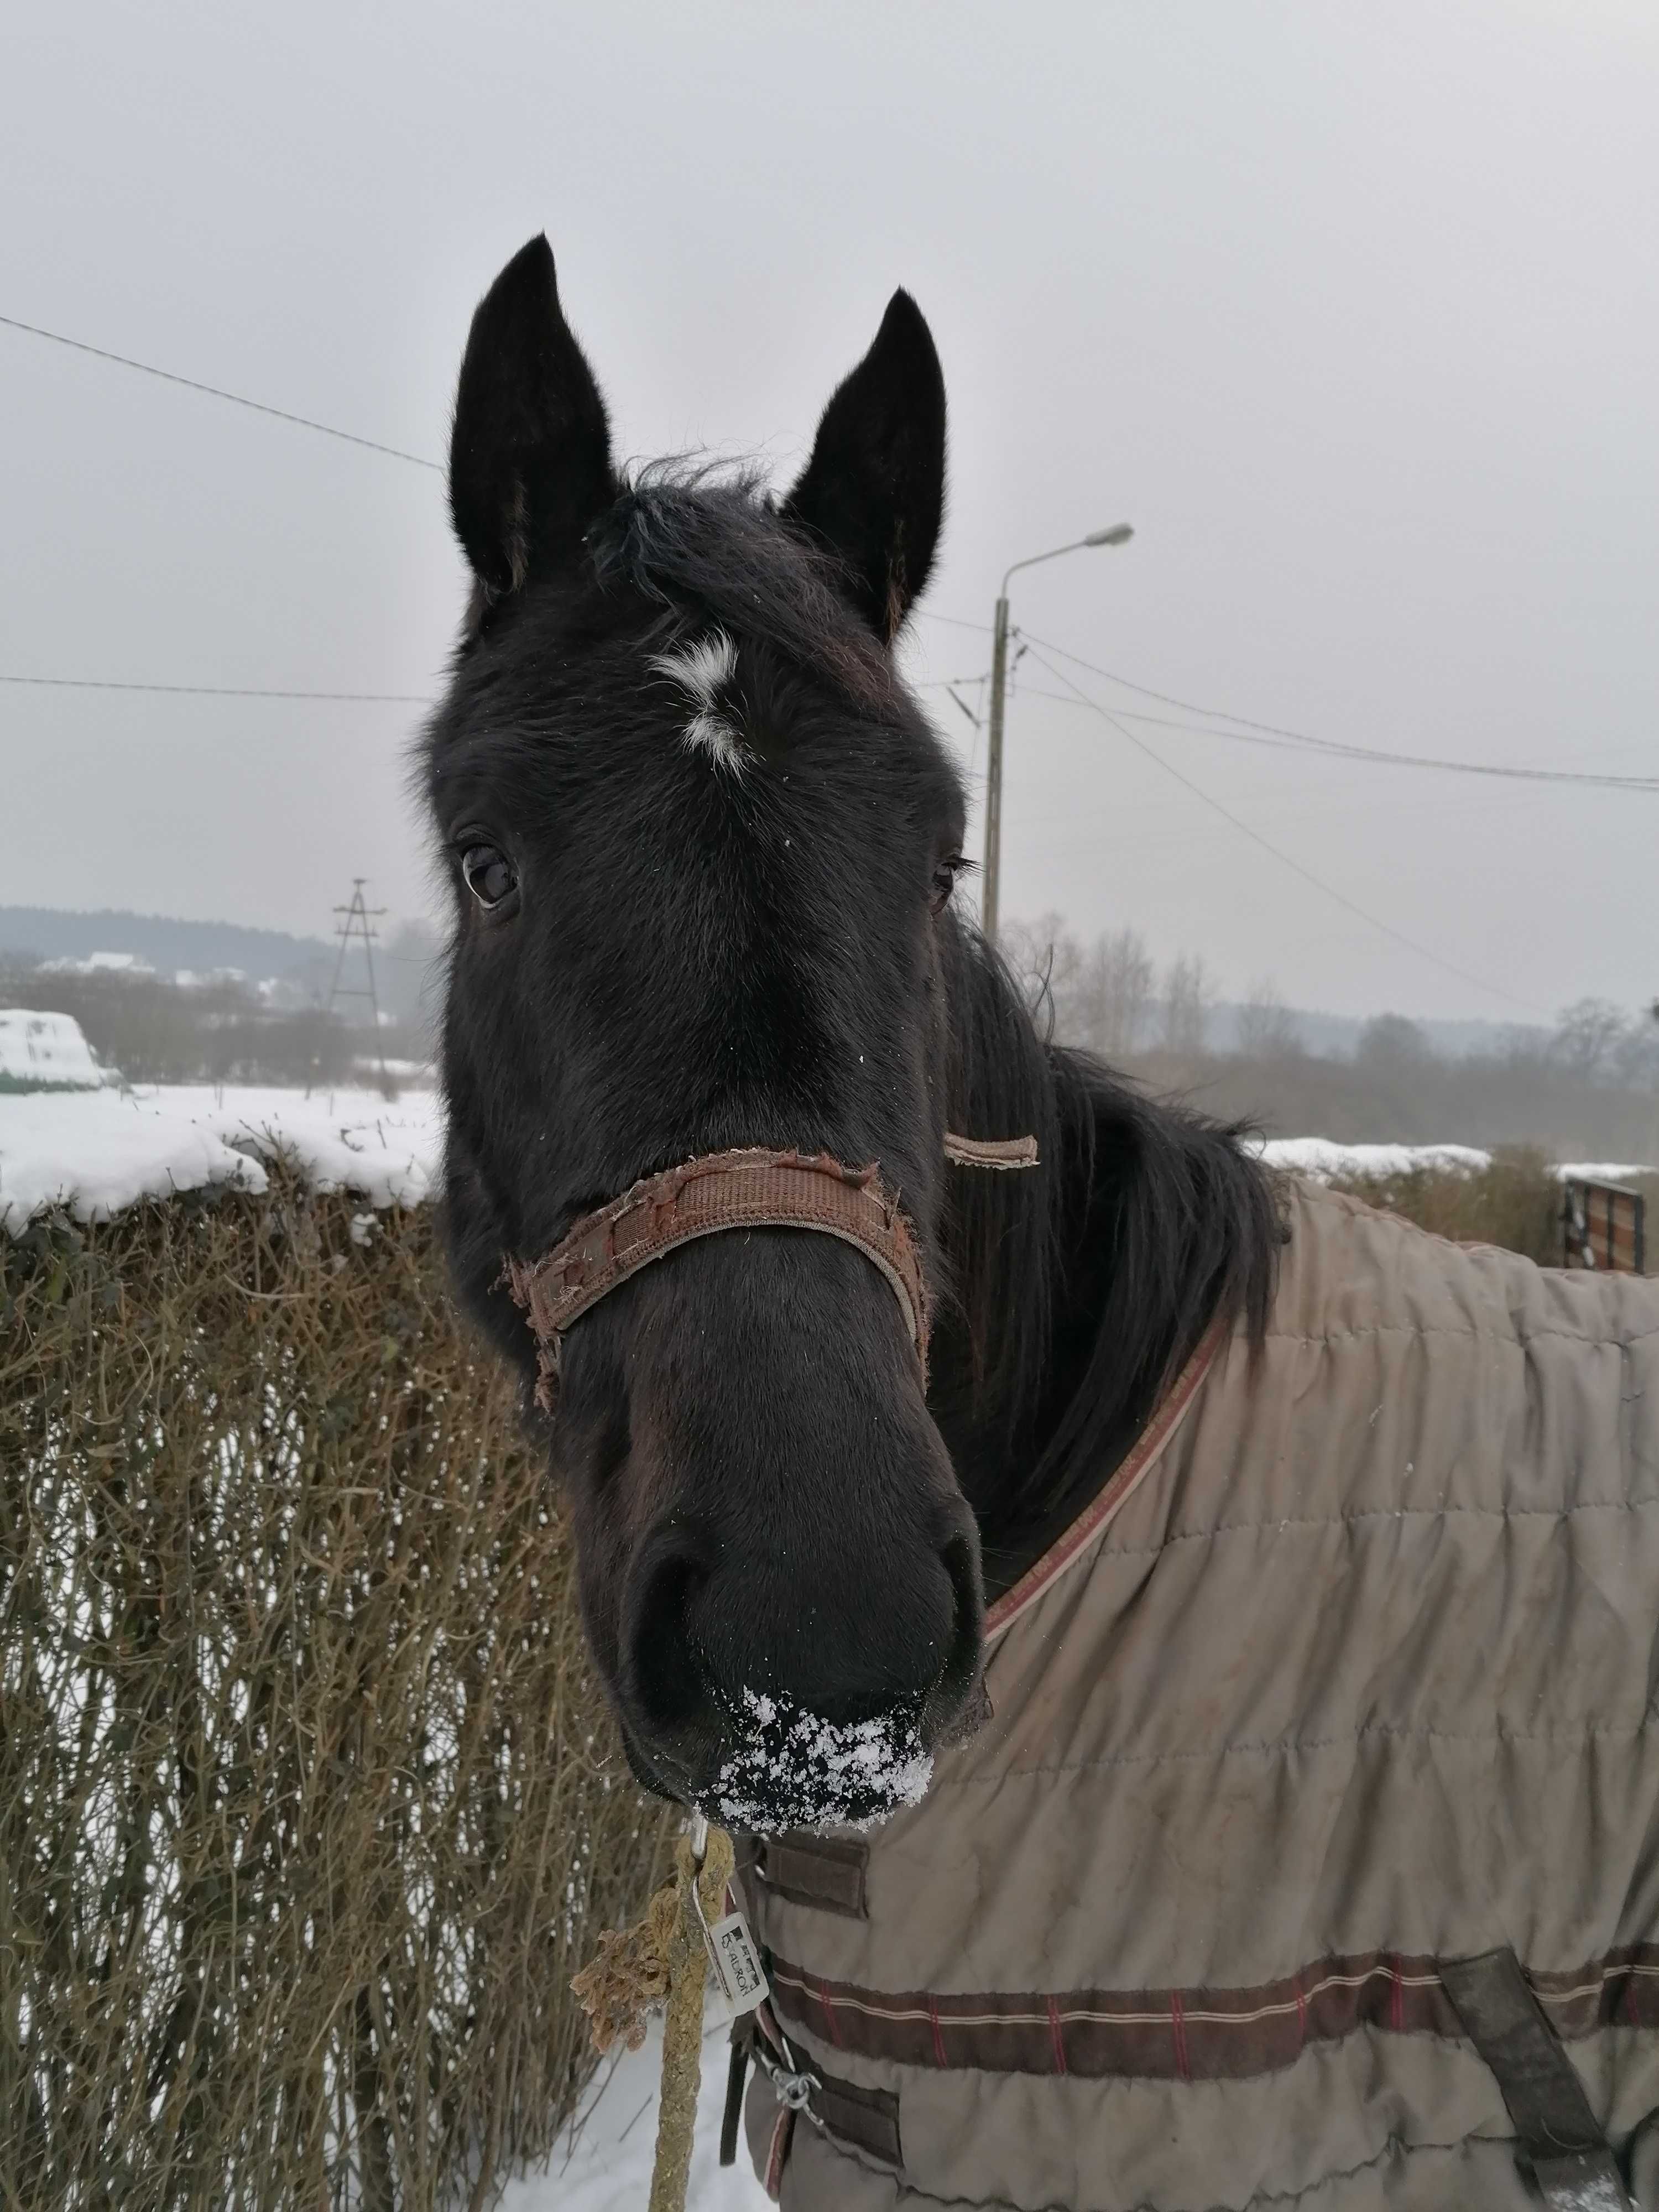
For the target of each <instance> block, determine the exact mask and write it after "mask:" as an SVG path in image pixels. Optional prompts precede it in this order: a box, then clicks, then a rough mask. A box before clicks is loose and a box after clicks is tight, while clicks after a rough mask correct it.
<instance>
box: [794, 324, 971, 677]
mask: <svg viewBox="0 0 1659 2212" xmlns="http://www.w3.org/2000/svg"><path fill="white" fill-rule="evenodd" d="M783 513H785V514H786V515H787V516H789V517H791V518H792V519H793V520H795V521H797V522H800V523H804V524H805V526H806V528H807V529H809V530H810V531H811V532H813V534H814V535H815V536H816V537H817V538H821V539H823V542H824V543H825V544H828V545H829V547H830V548H831V550H833V551H835V552H836V554H838V555H839V556H840V557H841V560H842V562H843V564H844V565H845V567H846V568H847V571H848V575H849V577H850V579H851V581H852V584H853V588H854V594H855V596H856V598H857V599H858V603H859V606H860V611H862V612H863V614H864V616H865V617H866V620H867V621H868V622H869V623H870V624H871V626H872V629H874V630H875V631H876V633H877V635H878V636H879V637H881V638H882V639H883V640H884V641H886V642H888V643H891V641H892V640H893V639H894V638H895V637H896V635H897V634H898V630H899V626H900V624H901V623H902V622H903V620H904V617H905V616H906V614H907V613H908V611H909V609H910V606H911V604H912V602H913V601H914V600H915V599H917V598H918V597H919V596H920V594H921V590H922V587H923V586H924V585H925V584H926V583H927V576H928V572H929V570H930V569H931V568H933V553H934V550H935V548H936V547H937V545H938V544H939V524H940V522H941V520H943V518H944V513H945V378H944V375H943V374H942V373H941V371H940V368H939V355H938V353H937V352H936V351H935V349H934V346H933V333H932V332H931V331H929V329H928V327H927V324H926V323H925V322H924V321H923V319H922V314H921V308H920V307H917V305H916V303H915V301H914V300H913V299H912V298H911V297H910V295H909V294H908V292H895V293H894V295H893V296H892V298H891V299H890V301H888V303H887V313H885V314H884V316H883V317H882V321H881V328H880V329H879V330H878V331H877V333H876V341H875V343H874V344H873V345H872V347H871V349H870V350H869V352H868V353H867V354H866V356H864V359H863V360H862V361H861V362H860V363H859V365H858V367H857V368H855V369H854V371H853V374H851V375H850V376H849V377H848V379H847V381H846V382H845V383H844V384H843V385H842V386H841V387H840V389H839V390H838V391H837V392H836V395H835V397H834V398H832V399H831V400H830V402H829V405H828V406H827V407H826V408H825V409H824V410H823V421H822V422H820V423H819V424H818V435H817V438H816V440H815V441H813V446H812V458H811V460H810V461H808V463H807V464H806V469H805V474H804V475H803V476H802V477H801V479H800V482H799V483H798V484H797V485H796V486H795V488H794V489H793V491H792V492H791V493H790V495H789V496H788V498H787V500H786V501H785V502H784V506H783Z"/></svg>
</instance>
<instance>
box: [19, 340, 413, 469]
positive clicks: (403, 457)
mask: <svg viewBox="0 0 1659 2212" xmlns="http://www.w3.org/2000/svg"><path fill="white" fill-rule="evenodd" d="M0 323H3V324H4V325H5V326H6V328H7V329H8V330H11V331H27V334H28V336H29V337H32V338H46V340H48V341H49V342H50V343H52V345H60V346H68V347H69V348H70V349H71V350H72V351H73V352H75V353H88V354H90V355H91V356H93V358H94V361H109V362H114V363H115V365H116V366H117V368H136V369H137V371H138V373H139V374H140V375H141V376H154V377H159V378H160V380H161V382H162V383H163V384H178V385H182V386H183V387H184V389H185V391H186V392H206V393H207V395H208V397H209V398H211V399H228V401H229V402H230V404H231V405H232V406H233V407H247V408H251V409H252V411H253V413H254V414H256V415H269V416H273V417H274V418H275V420H276V421H277V422H291V423H293V424H294V425H295V428H298V429H301V430H315V431H317V432H318V433H319V435H321V436H323V437H325V438H338V439H340V440H341V441H343V443H344V444H345V445H348V446H362V447H364V448H365V449H366V450H367V451H368V452H369V453H386V454H388V455H389V456H390V457H391V459H393V460H394V461H410V462H412V463H413V464H414V465H415V466H416V468H417V469H438V470H440V471H441V463H439V462H437V461H429V460H428V459H427V458H426V456H425V455H424V454H423V453H404V450H403V448H402V447H399V446H383V445H382V444H381V443H380V440H379V439H378V438H360V437H359V436H358V435H357V433H356V431H355V430H337V429H336V428H334V425H333V424H332V423H331V422H315V421H313V418H312V417H311V416H309V415H294V414H290V413H289V410H288V409H287V408H286V407H268V406H267V405H266V404H265V403H264V400H263V399H248V398H245V397H244V396H243V394H242V393H241V392H227V391H226V390H225V389H224V387H223V386H222V385H218V384H204V383H203V382H202V381H201V380H200V379H199V378H197V377H194V376H179V374H176V372H175V371H173V369H170V368H156V367H155V364H154V362H148V361H134V360H133V359H132V357H131V355H129V354H125V353H111V352H110V351H109V350H108V349H107V348H106V347H105V346H95V345H88V343H87V342H86V340H85V339H84V338H70V337H64V333H63V332H62V331H48V330H43V329H42V328H41V326H40V324H39V323H25V322H20V321H19V320H18V319H17V317H16V316H15V315H0Z"/></svg>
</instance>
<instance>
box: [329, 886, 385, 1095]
mask: <svg viewBox="0 0 1659 2212" xmlns="http://www.w3.org/2000/svg"><path fill="white" fill-rule="evenodd" d="M367 882H368V877H367V876H354V877H353V878H351V903H350V904H349V906H337V907H336V908H335V909H334V911H335V913H336V914H337V915H343V916H344V917H345V918H344V920H343V921H342V922H341V923H340V924H339V925H338V927H337V929H336V930H335V935H336V936H337V938H338V939H339V940H340V951H339V957H338V958H337V960H336V961H335V963H334V981H333V982H332V983H331V985H330V986H329V992H328V1006H327V1008H326V1012H329V1013H332V1012H334V1006H335V1002H336V1000H339V999H367V1000H368V1012H369V1018H370V1020H371V1021H372V1022H373V1023H374V1057H375V1058H376V1060H379V1061H380V1081H381V1082H382V1084H384V1083H385V1081H386V1053H385V1050H384V1048H383V1047H382V1046H381V1043H380V995H379V994H378V993H377V992H376V990H375V988H374V939H375V938H376V936H377V935H378V934H379V933H378V932H377V931H376V930H374V929H372V928H371V927H370V926H369V925H370V924H371V922H374V921H379V920H380V916H381V915H383V914H384V913H385V912H386V908H384V907H383V906H374V907H372V906H368V905H366V904H365V902H364V900H363V885H364V884H366V883H367ZM354 942H355V943H356V944H359V945H362V948H363V964H364V967H365V969H366V970H367V972H368V987H367V989H356V988H353V987H351V986H349V985H348V984H347V983H346V982H345V981H343V977H344V975H345V964H346V955H347V953H348V952H349V951H350V950H351V947H352V945H353V944H354Z"/></svg>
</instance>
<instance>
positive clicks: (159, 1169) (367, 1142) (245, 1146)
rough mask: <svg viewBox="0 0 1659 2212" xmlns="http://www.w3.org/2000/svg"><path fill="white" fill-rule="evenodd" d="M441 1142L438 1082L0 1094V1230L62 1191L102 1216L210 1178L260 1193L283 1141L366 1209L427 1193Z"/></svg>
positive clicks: (328, 1184)
mask: <svg viewBox="0 0 1659 2212" xmlns="http://www.w3.org/2000/svg"><path fill="white" fill-rule="evenodd" d="M442 1141H443V1127H442V1118H441V1108H440V1104H439V1100H438V1097H437V1094H436V1092H435V1091H405V1092H404V1095H403V1096H402V1097H400V1098H398V1099H397V1100H395V1101H394V1102H393V1103H391V1104H388V1103H387V1102H386V1100H385V1099H384V1098H382V1097H380V1093H379V1092H378V1091H361V1090H352V1091H313V1093H312V1095H311V1097H307V1096H306V1094H305V1093H304V1091H279V1090H274V1089H273V1090H262V1089H253V1088H239V1087H234V1086H232V1085H225V1086H224V1087H223V1088H217V1087H216V1086H215V1085H212V1084H168V1085H156V1086H155V1087H154V1088H150V1089H146V1090H140V1091H124V1092H117V1091H107V1090H106V1091H74V1092H70V1091H33V1092H25V1093H22V1094H21V1095H18V1096H5V1095H0V1229H6V1230H11V1231H16V1230H19V1229H21V1227H22V1226H23V1224H24V1223H25V1222H26V1221H27V1219H28V1218H29V1216H30V1215H31V1214H32V1213H33V1212H36V1211H37V1210H38V1209H39V1208H40V1207H41V1206H46V1205H50V1204H52V1202H53V1201H54V1200H64V1201H67V1202H68V1203H69V1205H70V1206H71V1207H72V1209H73V1211H74V1212H75V1213H76V1215H77V1216H78V1217H79V1218H81V1219H82V1220H83V1221H84V1220H102V1219H106V1218H107V1217H108V1216H109V1215H110V1214H112V1213H116V1212H119V1211H120V1209H121V1208H122V1207H123V1206H131V1204H132V1203H133V1201H134V1200H137V1199H140V1198H165V1197H167V1195H168V1194H170V1193H171V1192H173V1191H176V1190H199V1189H201V1188H203V1187H204V1185H205V1184H208V1183H233V1184H235V1185H237V1186H239V1187H240V1188H242V1189H244V1190H263V1189H264V1188H265V1182H266V1176H265V1171H264V1168H263V1167H262V1166H261V1165H260V1155H261V1154H269V1153H270V1152H271V1151H272V1150H273V1148H275V1147H276V1146H281V1147H282V1148H283V1149H284V1150H285V1151H287V1152H290V1153H291V1154H292V1155H293V1156H294V1158H295V1159H297V1160H298V1161H299V1162H300V1164H301V1165H302V1166H303V1167H304V1169H305V1170H306V1171H307V1174H308V1175H309V1176H311V1178H312V1179H313V1182H315V1184H316V1185H317V1187H318V1188H319V1189H324V1190H327V1189H338V1188H346V1189H350V1190H356V1191H361V1192H362V1194H363V1195H364V1196H365V1197H366V1198H367V1199H368V1202H369V1204H370V1205H371V1206H393V1205H401V1206H412V1205H416V1204H418V1203H419V1202H420V1200H422V1199H424V1198H426V1197H427V1196H428V1194H429V1193H430V1191H431V1189H432V1186H433V1182H434V1180H435V1177H436V1175H437V1172H438V1160H439V1154H440V1151H441V1146H442Z"/></svg>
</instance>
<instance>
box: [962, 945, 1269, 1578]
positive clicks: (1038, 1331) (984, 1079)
mask: <svg viewBox="0 0 1659 2212" xmlns="http://www.w3.org/2000/svg"><path fill="white" fill-rule="evenodd" d="M949 947H950V951H949V961H948V967H949V975H948V991H949V997H950V1003H951V1017H952V1024H953V1037H952V1051H951V1060H952V1090H951V1100H950V1112H951V1127H954V1128H959V1129H963V1130H966V1131H968V1132H969V1133H974V1134H983V1135H987V1136H1006V1135H1024V1134H1026V1133H1033V1134H1035V1135H1036V1139H1037V1141H1038V1145H1039V1147H1040V1150H1041V1152H1042V1158H1043V1160H1044V1161H1045V1162H1046V1163H1047V1166H1046V1170H1045V1169H1039V1170H1037V1171H1036V1175H1024V1174H1002V1175H999V1174H969V1173H959V1174H957V1175H956V1176H954V1177H953V1179H952V1183H951V1200H950V1217H949V1219H948V1221H947V1225H946V1230H945V1243H946V1249H947V1250H948V1251H949V1253H950V1254H951V1258H952V1261H953V1275H952V1281H951V1291H950V1295H951V1303H952V1307H953V1310H954V1315H955V1318H956V1320H957V1325H958V1328H959V1331H960V1334H961V1335H962V1338H963V1340H964V1341H965V1345H966V1347H967V1358H966V1363H965V1366H966V1371H965V1372H963V1371H960V1370H958V1372H957V1373H956V1374H955V1375H954V1376H952V1377H951V1378H950V1380H949V1381H948V1382H947V1383H946V1385H945V1393H946V1395H947V1397H948V1396H950V1395H954V1396H955V1397H956V1398H957V1404H956V1405H955V1406H954V1407H950V1406H948V1405H947V1406H946V1407H942V1409H941V1410H942V1412H943V1413H945V1419H947V1420H948V1421H949V1423H950V1427H951V1429H952V1430H955V1429H957V1428H958V1427H959V1426H960V1427H963V1428H969V1427H970V1428H971V1429H972V1430H973V1431H974V1432H975V1434H976V1435H977V1436H978V1437H979V1438H980V1439H981V1448H980V1449H977V1450H975V1452H974V1453H972V1454H971V1455H969V1456H970V1458H971V1462H972V1463H971V1464H970V1466H969V1468H967V1469H966V1470H964V1472H965V1474H966V1476H967V1480H965V1481H964V1488H966V1489H967V1491H968V1494H969V1498H970V1500H971V1502H972V1503H973V1504H974V1506H975V1510H976V1511H977V1512H978V1514H979V1516H980V1519H981V1528H982V1531H983V1534H984V1537H985V1540H986V1554H987V1575H988V1576H989V1577H990V1578H991V1579H992V1580H993V1582H995V1581H997V1580H998V1579H1003V1580H1008V1579H1012V1575H1008V1576H1005V1577H1000V1578H999V1577H998V1576H997V1575H996V1572H995V1569H996V1565H997V1558H998V1555H999V1554H1001V1555H1003V1556H1004V1557H1005V1558H1008V1559H1014V1558H1015V1557H1016V1555H1018V1563H1023V1560H1024V1558H1029V1557H1031V1556H1035V1552H1034V1550H1033V1547H1032V1543H1031V1536H1032V1532H1033V1531H1034V1530H1036V1531H1042V1532H1045V1534H1046V1532H1047V1531H1048V1530H1049V1529H1050V1528H1052V1530H1053V1533H1054V1534H1058V1533H1059V1532H1060V1528H1063V1527H1064V1526H1065V1525H1066V1522H1067V1521H1069V1520H1070V1519H1071V1518H1072V1517H1073V1513H1074V1511H1075V1510H1081V1507H1082V1505H1083V1504H1085V1503H1086V1500H1087V1498H1089V1497H1091V1496H1092V1495H1093V1494H1094V1492H1096V1491H1097V1489H1098V1488H1099V1486H1100V1484H1101V1483H1102V1481H1103V1480H1104V1479H1105V1477H1106V1476H1107V1475H1108V1474H1109V1473H1110V1470H1111V1468H1112V1467H1113V1466H1114V1465H1115V1463H1116V1461H1117V1460H1118V1459H1119V1458H1121V1455H1122V1454H1123V1452H1124V1451H1125V1450H1127V1449H1128V1446H1129V1445H1130V1444H1131V1443H1133V1439H1134V1437H1135V1436H1136V1435H1137V1434H1138V1433H1139V1430H1140V1429H1141V1428H1142V1426H1143V1425H1145V1423H1146V1419H1147V1418H1148V1416H1149V1415H1150V1414H1151V1413H1152V1409H1153V1407H1155V1406H1156V1404H1157V1402H1158V1398H1159V1397H1160V1395H1162V1393H1163V1392H1164V1390H1165V1389H1168V1388H1169V1386H1170V1383H1172V1382H1173V1381H1174V1379H1175V1377H1176V1375H1177V1374H1178V1373H1179V1372H1180V1370H1181V1369H1182V1366H1183V1365H1184V1364H1186V1362H1187V1360H1188V1358H1190V1357H1191V1355H1192V1353H1193V1352H1194V1350H1195V1349H1196V1347H1197V1346H1198V1344H1199V1341H1200V1339H1201V1338H1202V1337H1203V1335H1204V1334H1205V1331H1206V1329H1207V1328H1209V1327H1210V1325H1211V1323H1212V1322H1224V1323H1226V1324H1232V1323H1235V1322H1238V1321H1239V1320H1241V1319H1242V1320H1243V1322H1244V1324H1245V1327H1246V1330H1247V1333H1248V1334H1249V1337H1250V1339H1251V1340H1252V1341H1253V1342H1256V1343H1259V1342H1260V1341H1261V1338H1262V1335H1263V1334H1264V1332H1265V1329H1266V1326H1267V1311H1268V1307H1269V1304H1270V1302H1271V1299H1272V1296H1273V1283H1274V1279H1275V1273H1276V1265H1277V1256H1278V1253H1279V1247H1280V1243H1281V1239H1282V1231H1281V1225H1280V1218H1279V1208H1278V1206H1277V1203H1276V1201H1275V1199H1274V1195H1273V1184H1272V1179H1271V1176H1270V1175H1269V1173H1268V1171H1267V1170H1266V1169H1264V1168H1263V1167H1262V1165H1261V1163H1260V1162H1259V1161H1257V1160H1255V1159H1254V1158H1251V1157H1250V1156H1249V1153H1248V1152H1245V1151H1244V1150H1243V1147H1242V1146H1241V1144H1240V1141H1239V1139H1240V1138H1241V1137H1242V1136H1243V1134H1244V1130H1243V1127H1242V1126H1241V1125H1233V1126H1228V1125H1225V1124H1222V1123H1218V1122H1217V1121H1212V1120H1210V1119H1209V1118H1207V1117H1206V1115H1202V1114H1200V1113H1197V1112H1194V1110H1192V1109H1190V1108H1188V1107H1187V1106H1185V1105H1180V1104H1172V1103H1166V1102H1163V1101H1158V1100H1154V1099H1152V1098H1149V1097H1146V1096H1145V1094H1144V1093H1143V1092H1141V1091H1139V1090H1138V1089H1137V1088H1135V1087H1134V1086H1133V1085H1132V1084H1130V1083H1128V1082H1127V1081H1126V1080H1125V1079H1123V1078H1122V1077H1121V1076H1119V1075H1116V1074H1115V1073H1113V1071H1112V1070H1111V1069H1109V1068H1108V1067H1107V1066H1104V1065H1103V1063H1102V1062H1101V1061H1099V1060H1096V1059H1095V1058H1094V1057H1093V1056H1092V1055H1091V1054H1087V1053H1084V1052H1078V1051H1074V1050H1072V1049H1069V1048H1066V1047H1063V1046H1060V1045H1056V1044H1055V1043H1054V1042H1053V1041H1052V1039H1051V1038H1050V1037H1048V1036H1043V1035H1042V1034H1040V1032H1039V1030H1038V1028H1037V1025H1036V1022H1035V1020H1034V1019H1033V1018H1032V1015H1031V1013H1030V1012H1029V1010H1028V1009H1027V1007H1026V1006H1025V1003H1024V999H1023V998H1022V996H1021V994H1020V992H1019V989H1018V985H1017V984H1016V983H1015V981H1014V980H1013V977H1012V975H1010V974H1009V972H1008V970H1007V969H1006V967H1005V966H1004V964H1003V963H1002V961H1001V960H1000V958H999V957H998V956H997V953H996V951H995V950H994V947H992V946H990V945H987V944H986V943H985V941H984V940H983V939H981V938H980V937H979V936H978V934H977V933H975V932H972V931H969V930H968V929H965V928H958V929H957V930H954V931H953V932H951V937H950V939H949ZM1039 1177H1040V1178H1041V1180H1040V1181H1039V1180H1038V1178H1039ZM952 1413H954V1414H955V1415H956V1417H957V1418H956V1419H951V1414H952ZM1036 1548H1037V1549H1040V1548H1041V1545H1038V1546H1037V1547H1036ZM1014 1571H1016V1572H1017V1571H1018V1564H1016V1565H1015V1568H1014Z"/></svg>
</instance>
